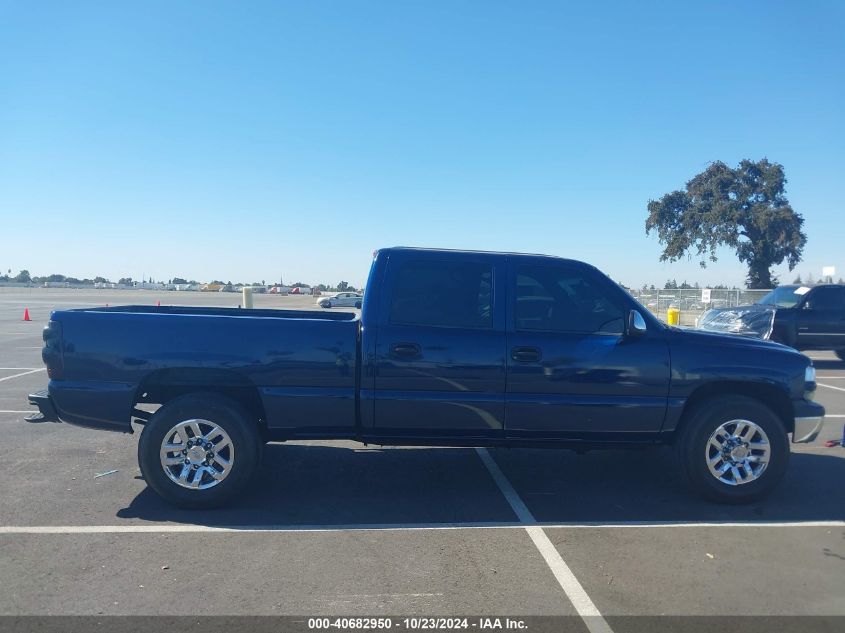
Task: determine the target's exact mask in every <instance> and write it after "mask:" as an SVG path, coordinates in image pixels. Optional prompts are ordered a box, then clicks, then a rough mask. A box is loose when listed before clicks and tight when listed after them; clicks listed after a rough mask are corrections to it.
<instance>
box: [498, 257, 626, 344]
mask: <svg viewBox="0 0 845 633" xmlns="http://www.w3.org/2000/svg"><path fill="white" fill-rule="evenodd" d="M515 296H516V306H515V311H514V315H515V326H516V329H517V330H539V331H552V332H582V333H588V334H621V333H622V330H623V326H624V314H625V311H624V309H623V308H622V307H621V306H620V305H619V304H618V301H617V299H616V298H614V297H612V295H611V294H610V289H609V288H608V285H607V284H602V283H601V281H600V280H598V279H595V278H594V277H593V276H592V275H590V274H589V273H587V272H586V271H582V270H578V269H577V268H569V267H546V266H522V267H520V268H519V269H518V271H517V276H516V293H515Z"/></svg>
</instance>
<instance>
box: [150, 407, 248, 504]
mask: <svg viewBox="0 0 845 633" xmlns="http://www.w3.org/2000/svg"><path fill="white" fill-rule="evenodd" d="M159 457H160V460H161V467H162V468H163V469H164V472H165V473H166V474H167V476H168V477H169V478H170V480H171V481H173V482H174V483H176V484H179V485H180V486H182V487H183V488H192V489H194V490H205V489H207V488H213V487H214V486H216V485H217V484H219V483H220V482H221V481H223V480H224V479H226V477H227V476H228V475H229V473H230V472H231V471H232V465H233V464H234V462H235V446H234V444H232V440H231V438H230V437H229V435H228V434H227V433H226V431H224V430H223V429H222V428H221V427H220V426H218V425H216V424H214V423H213V422H209V421H208V420H183V421H182V422H179V423H178V424H176V425H175V426H174V427H172V428H171V429H170V430H169V431H168V432H167V433H166V434H165V435H164V439H163V440H162V442H161V451H160V453H159Z"/></svg>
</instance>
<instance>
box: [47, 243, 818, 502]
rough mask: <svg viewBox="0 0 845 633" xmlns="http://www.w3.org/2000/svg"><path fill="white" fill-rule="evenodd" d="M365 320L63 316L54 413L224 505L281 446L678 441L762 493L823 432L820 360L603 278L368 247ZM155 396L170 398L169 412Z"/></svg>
mask: <svg viewBox="0 0 845 633" xmlns="http://www.w3.org/2000/svg"><path fill="white" fill-rule="evenodd" d="M366 288H367V292H366V294H365V296H364V302H363V307H362V311H361V315H360V317H359V316H358V315H357V314H353V313H327V312H325V311H320V312H300V311H282V310H241V309H229V308H193V307H164V306H162V307H142V306H124V307H112V308H91V309H80V310H65V311H58V312H54V313H53V314H52V316H51V320H50V322H49V324H48V325H47V327H46V328H45V330H44V335H43V336H44V341H45V347H44V349H43V359H44V362H45V364H46V366H47V370H48V375H49V377H50V382H49V386H48V389H47V390H46V391H42V392H39V393H35V394H32V395H31V396H30V401H31V402H32V404H35V405H37V406H38V407H39V409H40V412H41V414H42V415H43V418H46V419H48V420H60V421H63V422H67V423H69V424H76V425H80V426H85V427H90V428H96V429H106V430H111V431H121V432H125V433H132V432H133V420H134V422H135V424H136V425H138V426H140V427H141V428H142V429H143V432H142V433H141V437H140V441H139V442H138V461H139V464H140V468H141V472H142V474H143V476H144V479H145V480H146V482H147V484H148V485H149V486H150V487H152V488H153V490H155V491H156V492H157V493H158V494H159V495H161V496H162V497H163V498H164V499H166V500H168V501H169V502H171V503H173V504H175V505H178V506H181V507H189V508H206V507H212V506H219V505H221V504H223V503H225V502H227V501H230V500H231V499H232V498H233V496H235V495H236V494H237V493H238V492H242V491H243V490H244V488H245V487H246V486H247V485H248V482H249V480H250V478H251V476H252V475H253V474H254V472H255V471H256V468H257V466H258V464H259V459H260V457H261V455H262V453H263V446H264V444H265V443H267V442H283V441H286V440H298V439H311V440H313V439H327V440H328V439H353V440H358V441H360V442H366V443H373V444H381V445H414V446H418V445H442V446H511V447H519V446H526V447H529V446H530V447H561V448H570V449H575V450H578V451H582V450H587V449H594V448H602V447H614V448H618V447H622V446H643V445H649V444H658V443H666V444H672V445H674V447H675V450H676V453H677V456H678V458H679V459H678V462H679V467H680V469H681V471H682V472H683V473H684V474H685V476H686V478H687V479H688V480H689V482H690V483H691V484H692V487H693V488H694V489H695V490H697V491H699V492H700V493H702V494H703V495H704V496H706V497H708V498H710V499H713V500H716V501H721V502H726V503H741V502H749V501H752V500H755V499H759V498H761V497H762V496H763V495H765V494H766V493H767V492H769V491H770V490H771V489H772V488H773V487H774V486H775V485H776V484H777V483H778V481H779V480H780V479H781V477H782V476H783V475H784V472H785V470H786V467H787V462H788V459H789V452H790V449H789V442H790V437H789V436H790V435H791V436H792V437H791V440H792V441H793V442H809V441H812V440H813V439H815V437H816V436H817V435H818V433H819V431H820V429H821V426H822V424H823V421H824V408H823V407H822V406H820V405H819V404H817V403H816V402H814V401H813V394H814V391H815V387H816V384H815V372H814V369H813V366H812V363H811V362H810V360H809V359H808V358H807V357H805V356H803V355H802V354H800V353H798V352H796V351H795V350H793V349H790V348H788V347H786V346H784V345H780V344H777V343H773V342H769V341H761V340H757V339H753V338H745V337H738V336H731V335H725V334H718V333H709V332H700V331H693V330H681V329H678V328H674V327H668V326H666V325H664V324H663V323H661V322H660V321H658V320H657V319H656V318H655V317H654V316H652V314H651V313H650V312H649V311H648V310H647V309H645V308H643V307H642V306H641V305H640V304H639V303H637V302H636V301H635V300H634V299H633V298H632V297H631V296H630V295H629V294H628V293H627V292H625V290H623V289H622V288H621V287H620V286H618V285H617V284H616V283H614V282H613V281H611V280H610V279H609V278H608V277H606V276H605V275H603V274H602V273H601V272H599V271H598V270H597V269H596V268H594V267H593V266H590V265H588V264H584V263H581V262H577V261H573V260H568V259H561V258H558V257H548V256H541V255H523V254H515V253H487V252H471V251H448V250H433V249H414V248H388V249H383V250H380V251H377V252H376V253H375V256H374V259H373V263H372V268H371V270H370V276H369V281H368V282H367V286H366ZM143 405H160V406H159V407H158V408H157V409H155V411H154V412H152V413H150V412H149V409H153V408H154V407H149V406H148V407H145V408H142V407H143Z"/></svg>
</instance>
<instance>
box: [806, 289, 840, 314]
mask: <svg viewBox="0 0 845 633" xmlns="http://www.w3.org/2000/svg"><path fill="white" fill-rule="evenodd" d="M808 300H809V304H810V307H811V308H812V309H813V310H845V288H816V289H815V290H814V291H813V294H811V295H810V296H809V298H808Z"/></svg>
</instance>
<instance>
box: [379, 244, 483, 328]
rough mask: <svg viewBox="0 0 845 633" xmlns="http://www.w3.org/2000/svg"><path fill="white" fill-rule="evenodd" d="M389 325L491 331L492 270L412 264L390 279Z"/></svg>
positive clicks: (473, 264)
mask: <svg viewBox="0 0 845 633" xmlns="http://www.w3.org/2000/svg"><path fill="white" fill-rule="evenodd" d="M393 280H394V281H393V283H394V286H393V298H392V300H391V303H390V322H391V323H394V324H403V325H434V326H440V327H461V328H475V329H492V327H493V290H492V289H493V267H492V266H491V265H490V264H483V263H477V262H461V261H427V260H411V261H407V262H404V263H403V264H400V266H399V268H398V270H397V271H396V274H395V275H394V276H393Z"/></svg>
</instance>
